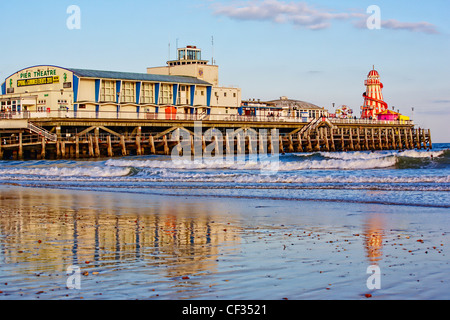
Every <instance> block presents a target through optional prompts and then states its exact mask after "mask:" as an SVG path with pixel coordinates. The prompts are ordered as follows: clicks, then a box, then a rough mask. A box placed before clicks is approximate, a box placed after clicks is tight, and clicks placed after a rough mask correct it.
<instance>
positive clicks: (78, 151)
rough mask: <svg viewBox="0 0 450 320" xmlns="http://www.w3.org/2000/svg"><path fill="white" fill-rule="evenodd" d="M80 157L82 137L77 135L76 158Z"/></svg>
mask: <svg viewBox="0 0 450 320" xmlns="http://www.w3.org/2000/svg"><path fill="white" fill-rule="evenodd" d="M79 157H80V137H79V136H78V135H77V136H76V137H75V158H77V159H78V158H79Z"/></svg>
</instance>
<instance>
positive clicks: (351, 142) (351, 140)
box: [348, 129, 355, 151]
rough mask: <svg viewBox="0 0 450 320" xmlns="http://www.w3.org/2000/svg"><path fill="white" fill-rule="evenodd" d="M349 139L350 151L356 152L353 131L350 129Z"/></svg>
mask: <svg viewBox="0 0 450 320" xmlns="http://www.w3.org/2000/svg"><path fill="white" fill-rule="evenodd" d="M348 131H349V137H350V151H355V145H354V144H353V129H349V130H348Z"/></svg>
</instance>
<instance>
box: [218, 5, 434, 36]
mask: <svg viewBox="0 0 450 320" xmlns="http://www.w3.org/2000/svg"><path fill="white" fill-rule="evenodd" d="M214 14H216V15H218V16H226V17H228V18H231V19H235V20H241V21H271V22H273V23H280V24H281V23H285V24H289V23H290V24H292V25H294V26H297V27H303V28H307V29H310V30H321V29H326V28H329V27H331V23H332V21H334V20H342V21H352V22H353V25H354V26H355V27H358V28H366V26H367V25H366V20H367V18H368V16H369V15H368V14H366V13H365V10H364V11H363V10H361V12H341V13H336V12H333V11H332V10H330V9H317V8H314V7H313V6H311V5H309V4H307V3H306V2H286V1H282V0H261V1H257V0H251V1H246V2H239V3H238V2H235V3H233V4H226V5H225V4H216V5H215V11H214ZM381 26H382V28H384V29H392V30H408V31H413V32H424V33H428V34H436V33H439V32H438V31H437V29H436V26H434V25H433V24H431V23H428V22H400V21H397V20H394V19H391V20H386V21H382V22H381Z"/></svg>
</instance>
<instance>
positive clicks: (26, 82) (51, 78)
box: [17, 69, 59, 87]
mask: <svg viewBox="0 0 450 320" xmlns="http://www.w3.org/2000/svg"><path fill="white" fill-rule="evenodd" d="M54 83H59V76H57V75H56V69H49V70H37V71H33V72H29V71H27V72H21V73H20V75H19V80H17V87H28V86H38V85H44V84H54Z"/></svg>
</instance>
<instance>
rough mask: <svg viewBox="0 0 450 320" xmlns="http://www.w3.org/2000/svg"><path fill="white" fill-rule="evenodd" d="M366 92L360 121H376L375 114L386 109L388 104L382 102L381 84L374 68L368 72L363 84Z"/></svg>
mask: <svg viewBox="0 0 450 320" xmlns="http://www.w3.org/2000/svg"><path fill="white" fill-rule="evenodd" d="M364 84H365V86H366V92H364V93H363V97H364V105H363V106H362V107H361V118H362V119H376V118H377V114H379V113H381V112H383V111H385V110H387V109H388V104H387V103H386V102H384V101H383V93H382V92H381V90H382V89H383V83H381V81H380V74H379V73H378V71H376V70H375V66H374V67H373V69H372V70H371V71H370V72H369V75H368V76H367V80H366V81H365V82H364Z"/></svg>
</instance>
